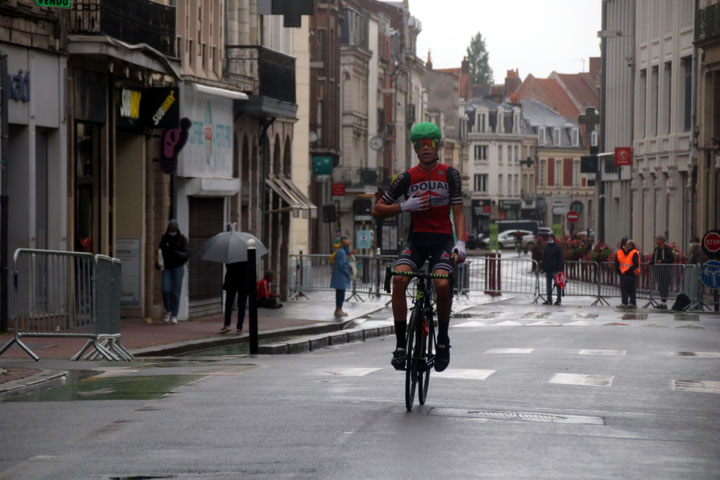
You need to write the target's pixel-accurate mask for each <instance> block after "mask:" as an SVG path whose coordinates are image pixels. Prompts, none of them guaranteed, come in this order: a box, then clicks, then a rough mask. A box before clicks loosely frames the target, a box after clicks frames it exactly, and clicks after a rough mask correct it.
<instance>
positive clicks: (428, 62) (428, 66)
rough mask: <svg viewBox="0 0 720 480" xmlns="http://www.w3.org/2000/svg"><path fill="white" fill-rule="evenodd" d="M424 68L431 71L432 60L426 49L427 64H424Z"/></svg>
mask: <svg viewBox="0 0 720 480" xmlns="http://www.w3.org/2000/svg"><path fill="white" fill-rule="evenodd" d="M425 67H426V68H427V69H428V70H432V58H430V49H428V59H427V63H426V64H425Z"/></svg>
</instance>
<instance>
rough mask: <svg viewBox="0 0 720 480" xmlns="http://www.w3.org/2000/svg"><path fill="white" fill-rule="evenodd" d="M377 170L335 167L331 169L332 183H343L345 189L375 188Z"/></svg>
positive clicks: (377, 177) (377, 178)
mask: <svg viewBox="0 0 720 480" xmlns="http://www.w3.org/2000/svg"><path fill="white" fill-rule="evenodd" d="M379 170H384V169H376V168H358V167H336V168H333V172H332V181H333V182H334V183H344V184H345V187H346V188H350V189H364V188H365V187H377V186H378V180H379V179H380V178H379V175H378V174H379V173H380V172H379Z"/></svg>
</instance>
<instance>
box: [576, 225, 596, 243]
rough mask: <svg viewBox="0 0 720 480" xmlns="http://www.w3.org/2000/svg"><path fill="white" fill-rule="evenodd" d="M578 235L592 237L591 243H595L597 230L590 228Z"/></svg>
mask: <svg viewBox="0 0 720 480" xmlns="http://www.w3.org/2000/svg"><path fill="white" fill-rule="evenodd" d="M578 235H586V236H588V237H590V240H591V241H593V242H594V241H595V229H594V228H588V229H587V230H583V231H582V232H578Z"/></svg>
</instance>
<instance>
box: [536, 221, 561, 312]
mask: <svg viewBox="0 0 720 480" xmlns="http://www.w3.org/2000/svg"><path fill="white" fill-rule="evenodd" d="M540 269H541V270H542V271H544V272H545V280H546V282H547V285H546V287H547V300H546V301H545V302H543V305H552V304H553V301H552V291H553V282H554V279H555V274H556V273H558V272H562V271H563V270H564V269H565V262H564V261H563V251H562V247H561V246H560V244H559V243H557V242H556V241H555V235H550V236H549V237H548V240H547V246H546V247H545V252H544V253H543V260H542V264H541V266H540ZM560 296H561V292H560V288H559V287H558V292H557V300H556V301H555V305H560V303H561V299H560Z"/></svg>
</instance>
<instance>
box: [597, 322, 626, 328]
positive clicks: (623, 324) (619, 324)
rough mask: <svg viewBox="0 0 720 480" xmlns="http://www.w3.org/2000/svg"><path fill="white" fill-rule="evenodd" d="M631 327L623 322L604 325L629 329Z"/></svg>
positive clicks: (604, 325) (605, 324) (604, 324)
mask: <svg viewBox="0 0 720 480" xmlns="http://www.w3.org/2000/svg"><path fill="white" fill-rule="evenodd" d="M629 326H630V325H629V324H627V323H622V322H612V323H603V327H629Z"/></svg>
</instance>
